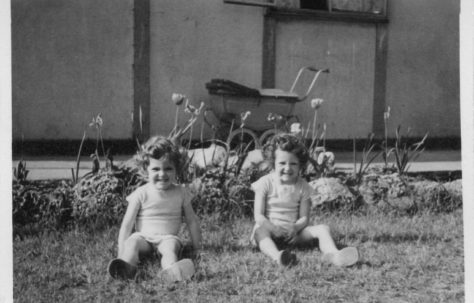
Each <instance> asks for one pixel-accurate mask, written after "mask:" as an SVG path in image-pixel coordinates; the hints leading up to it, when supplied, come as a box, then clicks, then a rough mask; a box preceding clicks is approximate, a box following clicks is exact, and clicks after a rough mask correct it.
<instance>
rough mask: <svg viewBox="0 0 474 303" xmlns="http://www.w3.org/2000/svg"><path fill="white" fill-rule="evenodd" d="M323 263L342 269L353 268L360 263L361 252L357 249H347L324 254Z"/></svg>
mask: <svg viewBox="0 0 474 303" xmlns="http://www.w3.org/2000/svg"><path fill="white" fill-rule="evenodd" d="M323 261H325V262H330V263H332V264H334V265H336V266H340V267H346V266H351V265H354V264H356V263H357V261H359V252H358V251H357V248H355V247H345V248H343V249H341V250H339V251H337V252H334V253H326V254H324V255H323Z"/></svg>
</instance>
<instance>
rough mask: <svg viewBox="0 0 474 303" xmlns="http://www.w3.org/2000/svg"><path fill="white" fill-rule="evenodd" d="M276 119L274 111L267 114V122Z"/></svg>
mask: <svg viewBox="0 0 474 303" xmlns="http://www.w3.org/2000/svg"><path fill="white" fill-rule="evenodd" d="M275 120H276V115H275V114H274V113H269V114H268V116H267V121H268V122H274V121H275Z"/></svg>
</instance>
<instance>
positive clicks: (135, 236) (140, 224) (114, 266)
mask: <svg viewBox="0 0 474 303" xmlns="http://www.w3.org/2000/svg"><path fill="white" fill-rule="evenodd" d="M138 160H139V162H140V164H141V166H142V168H143V170H144V171H146V173H147V178H148V182H147V183H146V184H145V185H143V186H141V187H139V188H137V189H136V190H135V191H134V192H133V193H131V194H130V195H129V196H128V197H127V198H126V200H127V202H128V207H127V210H126V212H125V215H124V218H123V221H122V225H121V227H120V232H119V236H118V258H117V259H114V260H112V261H111V262H110V263H109V266H108V271H109V273H110V275H111V276H112V277H113V278H116V279H133V278H134V277H135V276H136V273H137V265H138V263H139V261H140V258H141V257H143V256H146V255H151V254H152V253H153V252H155V251H156V252H157V253H158V255H160V256H161V267H162V269H163V274H162V277H164V278H165V279H166V280H167V281H179V280H183V279H188V278H190V277H191V276H192V275H193V273H194V265H193V263H192V261H191V260H190V259H183V260H181V261H178V257H179V254H180V251H181V249H182V246H183V245H182V242H181V239H180V238H179V237H178V232H179V230H180V227H181V224H182V218H183V217H184V219H185V221H186V225H187V228H188V230H189V233H190V236H191V241H192V244H193V248H194V255H195V256H197V255H198V252H199V250H200V248H201V230H200V227H199V222H198V218H197V216H196V214H195V213H194V210H193V208H192V206H191V199H192V194H191V193H190V191H189V190H188V189H187V188H185V187H184V186H182V185H178V184H176V176H177V174H178V172H179V171H180V170H181V169H182V166H183V163H184V158H183V155H182V153H181V152H180V150H179V147H178V146H177V145H175V144H173V143H172V142H171V141H170V140H168V139H166V138H164V137H160V136H157V137H152V138H150V139H149V140H148V141H147V142H146V143H145V144H144V145H143V146H142V148H141V151H140V152H139V154H138Z"/></svg>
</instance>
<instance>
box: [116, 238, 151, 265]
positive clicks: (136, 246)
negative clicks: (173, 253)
mask: <svg viewBox="0 0 474 303" xmlns="http://www.w3.org/2000/svg"><path fill="white" fill-rule="evenodd" d="M152 252H153V247H152V246H151V245H150V244H149V243H148V242H147V241H145V239H143V238H142V237H140V236H138V235H131V236H130V237H129V238H128V239H127V240H126V241H125V243H124V248H123V252H122V254H121V255H119V256H118V257H119V258H120V259H122V260H124V261H125V262H127V263H129V264H131V265H133V266H137V264H138V261H139V256H140V255H142V254H148V253H152Z"/></svg>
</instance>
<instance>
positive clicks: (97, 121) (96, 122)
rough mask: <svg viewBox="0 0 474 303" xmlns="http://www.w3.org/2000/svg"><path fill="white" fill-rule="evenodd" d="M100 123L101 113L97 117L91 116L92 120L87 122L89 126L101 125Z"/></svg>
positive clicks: (101, 122) (102, 122) (101, 121)
mask: <svg viewBox="0 0 474 303" xmlns="http://www.w3.org/2000/svg"><path fill="white" fill-rule="evenodd" d="M102 124H104V121H103V120H102V113H99V114H98V115H97V117H92V122H91V123H89V127H93V126H95V127H97V128H99V127H102Z"/></svg>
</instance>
